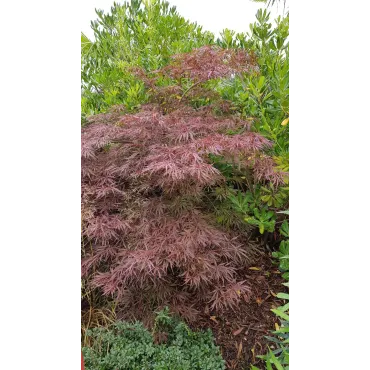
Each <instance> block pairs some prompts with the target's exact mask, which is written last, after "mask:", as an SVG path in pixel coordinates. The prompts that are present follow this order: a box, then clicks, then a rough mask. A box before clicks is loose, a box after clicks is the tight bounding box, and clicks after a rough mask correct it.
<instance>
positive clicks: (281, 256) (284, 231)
mask: <svg viewBox="0 0 370 370" xmlns="http://www.w3.org/2000/svg"><path fill="white" fill-rule="evenodd" d="M280 213H283V212H280ZM280 234H281V235H282V236H284V237H286V238H287V239H285V240H282V241H281V242H280V246H279V250H278V251H276V252H272V256H273V257H275V258H276V259H278V261H279V262H278V263H279V269H280V270H281V271H282V272H283V278H285V279H287V280H288V279H289V223H288V221H287V220H284V221H283V223H282V225H281V227H280Z"/></svg>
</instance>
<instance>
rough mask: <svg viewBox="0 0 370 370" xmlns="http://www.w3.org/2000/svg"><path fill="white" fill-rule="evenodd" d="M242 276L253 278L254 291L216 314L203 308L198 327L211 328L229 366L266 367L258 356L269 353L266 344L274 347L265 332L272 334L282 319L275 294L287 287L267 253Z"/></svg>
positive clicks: (240, 368) (238, 368)
mask: <svg viewBox="0 0 370 370" xmlns="http://www.w3.org/2000/svg"><path fill="white" fill-rule="evenodd" d="M243 276H244V279H246V280H247V281H250V285H251V288H252V294H250V295H249V297H248V298H247V297H243V298H244V299H242V300H241V303H240V304H239V306H238V307H237V309H235V310H228V311H225V312H224V313H223V314H222V315H218V316H214V315H213V314H212V313H209V312H208V310H207V308H206V309H203V310H202V311H205V312H204V315H203V316H202V319H201V321H200V322H198V323H197V324H198V325H197V327H198V328H199V326H200V327H202V328H204V329H206V328H211V330H212V332H213V334H214V336H215V339H216V344H217V345H219V346H220V348H221V351H222V356H223V358H224V359H225V361H226V364H227V368H228V369H233V370H245V369H249V368H250V365H251V364H253V365H255V366H257V367H260V368H261V369H263V368H264V365H263V361H262V360H261V359H259V358H257V356H258V355H264V354H266V353H267V351H268V350H267V346H270V348H273V347H274V346H273V343H271V342H269V341H268V340H267V339H266V338H265V336H266V335H270V336H271V333H270V331H271V330H275V323H277V324H278V323H279V321H278V319H277V318H276V316H275V315H274V313H273V312H271V308H274V307H277V306H280V305H281V304H282V301H281V299H278V298H276V297H275V295H276V294H277V293H280V292H283V291H285V289H286V288H285V287H284V286H283V285H282V283H283V282H284V280H283V278H282V277H281V273H280V271H279V270H278V269H277V266H276V265H273V264H272V261H271V258H270V257H269V256H268V255H263V256H261V258H260V259H259V260H257V261H256V262H255V264H254V266H252V267H250V268H248V269H246V270H245V272H243Z"/></svg>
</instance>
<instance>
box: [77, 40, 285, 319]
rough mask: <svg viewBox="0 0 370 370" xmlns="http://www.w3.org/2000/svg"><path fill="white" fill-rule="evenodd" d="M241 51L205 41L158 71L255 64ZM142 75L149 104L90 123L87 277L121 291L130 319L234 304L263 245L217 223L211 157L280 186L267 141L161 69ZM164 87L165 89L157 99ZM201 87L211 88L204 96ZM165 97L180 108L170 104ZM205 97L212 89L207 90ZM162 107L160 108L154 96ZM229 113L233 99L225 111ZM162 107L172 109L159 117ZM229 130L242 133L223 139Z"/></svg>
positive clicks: (220, 70) (227, 70)
mask: <svg viewBox="0 0 370 370" xmlns="http://www.w3.org/2000/svg"><path fill="white" fill-rule="evenodd" d="M255 68H256V67H255V62H254V59H253V56H250V55H248V54H246V53H245V52H244V51H229V50H223V49H220V48H217V47H208V46H207V47H203V48H200V49H197V50H195V51H193V52H191V53H187V54H183V55H177V56H175V57H174V58H173V62H172V63H171V65H170V66H168V67H165V68H163V69H162V70H161V71H158V72H157V73H158V74H162V75H163V74H165V75H167V76H170V77H171V78H173V79H175V80H178V79H181V78H182V77H188V78H191V79H192V80H193V82H194V84H193V85H192V93H195V94H200V91H203V92H205V93H206V89H205V88H202V89H203V90H198V91H197V90H196V88H195V87H199V86H200V84H201V83H202V82H205V81H207V80H209V79H211V78H216V77H226V76H230V74H232V73H238V72H247V71H251V70H255ZM143 73H144V72H143V71H137V74H138V75H140V74H141V75H142V76H141V77H142V79H143V80H144V81H145V82H146V83H147V84H148V85H150V87H151V92H152V101H153V102H154V104H147V105H145V106H143V107H142V109H141V111H140V112H139V113H137V114H126V115H123V116H120V112H119V110H120V108H119V107H116V108H115V111H114V112H113V113H110V114H106V115H98V116H95V117H90V118H89V125H88V126H86V127H84V128H83V129H82V145H81V149H82V150H81V153H82V159H81V165H82V234H83V239H84V245H85V246H88V247H86V248H85V251H84V252H85V257H84V258H83V261H82V272H83V275H84V276H86V277H88V280H89V281H90V284H92V286H94V287H98V288H100V289H101V290H102V291H103V293H104V294H106V295H112V296H114V297H115V299H116V300H117V302H118V303H119V306H120V307H121V308H123V309H124V311H125V314H126V316H130V315H132V316H134V317H135V318H140V316H141V317H142V316H143V314H144V312H150V311H152V310H153V309H156V308H157V307H159V306H161V305H168V306H170V308H171V309H172V310H174V311H177V312H178V313H179V314H181V315H182V316H183V317H185V318H187V319H189V320H190V319H194V317H195V315H196V313H197V310H196V309H195V308H194V306H195V305H199V304H200V303H201V304H204V305H209V307H210V309H214V310H220V309H222V308H223V307H226V306H234V305H235V304H236V303H237V302H238V300H239V299H240V297H241V296H242V295H248V293H249V291H250V289H249V287H248V285H247V284H246V283H245V282H244V281H243V280H242V279H240V278H239V277H238V276H239V275H238V271H240V270H241V269H243V268H244V267H245V266H246V265H247V264H248V263H250V259H251V257H252V256H253V254H254V252H255V247H254V246H253V245H252V244H251V243H249V241H248V235H245V233H243V232H242V231H241V230H240V229H238V228H236V229H235V230H226V229H223V228H222V227H221V226H220V225H219V224H217V222H216V216H215V213H214V212H213V211H212V199H213V198H212V192H213V191H214V189H215V187H220V186H223V185H224V184H225V180H226V179H225V178H224V177H223V175H222V173H221V172H219V170H217V169H216V168H215V167H214V166H213V163H212V161H211V159H210V158H211V156H210V155H222V157H223V158H224V159H225V160H227V161H230V162H233V163H236V164H238V166H239V167H240V166H241V167H244V168H248V170H250V171H252V172H253V174H254V177H255V180H256V181H260V182H265V181H272V182H273V183H275V184H279V183H280V182H281V181H282V175H281V174H279V173H276V172H275V170H274V165H273V161H272V159H271V158H270V157H268V156H266V155H265V154H264V149H266V148H268V147H270V146H271V143H270V142H269V141H268V140H266V139H265V138H264V137H263V136H261V135H259V134H257V133H254V132H251V131H249V126H250V125H249V123H248V122H245V121H243V120H241V119H239V118H237V117H232V118H227V117H216V116H214V115H213V114H212V108H210V107H203V109H198V110H194V109H192V108H190V107H188V106H187V105H186V103H189V101H185V100H186V99H183V98H184V96H185V95H186V94H187V93H188V91H185V92H183V93H182V95H181V96H179V95H178V94H180V93H181V91H183V90H182V88H180V87H179V86H169V87H164V88H157V87H156V86H155V83H156V77H155V78H149V77H147V76H146V75H145V74H143ZM161 94H162V95H161ZM202 94H203V93H202ZM169 96H170V97H171V99H172V100H173V101H176V104H173V105H172V108H171V109H168V110H166V109H163V106H161V104H162V103H163V101H166V99H167V102H168V101H169ZM202 96H204V95H202ZM155 103H159V104H155ZM222 105H223V106H224V108H225V110H227V102H224V101H223V102H221V104H220V107H221V106H222ZM164 112H170V113H168V114H163V113H164ZM228 130H232V131H233V132H237V131H238V132H243V133H241V134H234V135H226V134H225V133H226V132H227V131H228Z"/></svg>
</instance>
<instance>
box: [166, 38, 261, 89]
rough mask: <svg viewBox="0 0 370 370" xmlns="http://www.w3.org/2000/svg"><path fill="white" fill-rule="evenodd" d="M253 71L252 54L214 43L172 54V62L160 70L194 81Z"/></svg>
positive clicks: (255, 69)
mask: <svg viewBox="0 0 370 370" xmlns="http://www.w3.org/2000/svg"><path fill="white" fill-rule="evenodd" d="M253 71H258V66H257V63H256V60H255V56H254V55H253V54H249V53H247V52H246V51H245V50H241V49H240V50H235V49H222V48H220V47H218V46H215V45H212V46H210V45H207V46H203V47H201V48H198V49H194V50H193V51H192V52H190V53H182V54H177V55H174V56H173V57H172V62H171V63H170V64H169V65H168V66H166V67H164V68H162V70H161V72H162V73H163V72H164V73H165V74H167V75H168V76H170V77H172V78H174V79H176V80H179V79H181V78H184V77H185V78H190V79H192V80H193V81H195V82H199V81H203V82H204V81H207V80H209V79H212V78H220V77H221V78H222V77H230V76H231V75H232V74H235V73H240V72H248V73H250V72H253Z"/></svg>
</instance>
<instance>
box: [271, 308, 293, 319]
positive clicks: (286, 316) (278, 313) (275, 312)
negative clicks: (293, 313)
mask: <svg viewBox="0 0 370 370" xmlns="http://www.w3.org/2000/svg"><path fill="white" fill-rule="evenodd" d="M271 311H272V312H273V313H274V314H275V315H276V316H279V317H281V318H282V319H284V320H286V321H289V316H288V315H287V314H286V313H284V312H281V311H279V310H277V309H272V310H271Z"/></svg>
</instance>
